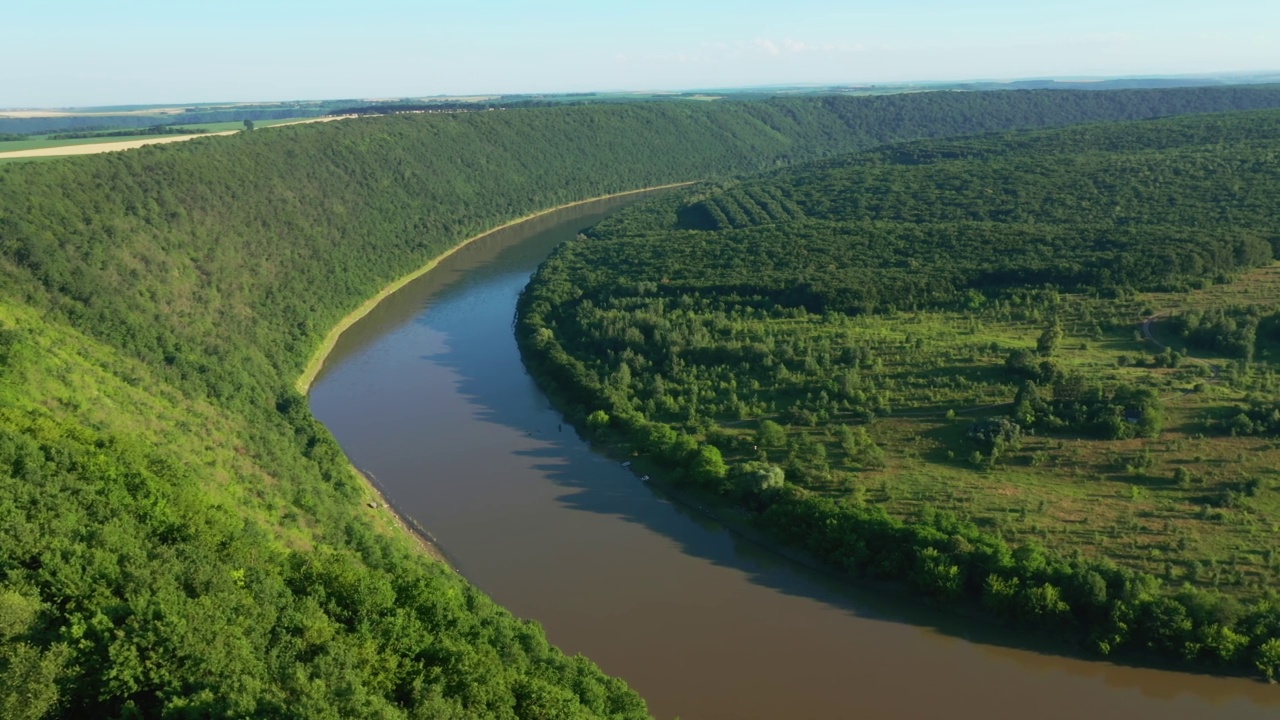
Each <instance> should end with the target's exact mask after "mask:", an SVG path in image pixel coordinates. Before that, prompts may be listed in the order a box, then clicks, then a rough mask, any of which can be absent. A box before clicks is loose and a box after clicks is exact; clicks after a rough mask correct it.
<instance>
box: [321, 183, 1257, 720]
mask: <svg viewBox="0 0 1280 720" xmlns="http://www.w3.org/2000/svg"><path fill="white" fill-rule="evenodd" d="M619 202H620V201H608V202H604V203H601V204H596V205H591V206H580V207H577V208H573V209H570V210H566V211H561V212H560V213H558V214H555V215H552V216H544V217H542V218H539V219H535V220H533V221H530V222H528V223H525V224H523V225H520V226H516V227H513V228H511V229H509V230H506V231H502V232H500V233H498V234H495V235H493V236H491V237H488V238H485V239H481V240H478V241H476V242H475V243H473V244H472V245H470V246H468V247H467V248H464V249H463V250H461V251H459V252H458V253H457V254H455V255H454V256H453V257H451V258H449V259H448V260H446V261H445V262H443V263H442V264H441V265H440V266H439V267H438V268H437V269H435V270H433V271H432V272H430V273H428V274H427V275H426V276H424V277H423V278H421V279H419V280H418V281H416V282H415V283H413V284H411V285H409V286H407V287H406V288H405V289H404V290H402V291H401V292H399V293H397V294H396V295H393V296H392V297H390V298H388V299H387V300H386V301H385V302H383V303H382V304H381V305H379V306H378V308H377V309H375V311H374V312H372V313H371V314H370V315H369V316H368V317H366V318H365V319H364V320H362V321H361V322H360V323H358V324H356V325H355V326H354V327H352V328H351V329H350V330H349V331H348V332H347V333H346V334H345V335H344V336H343V337H342V339H341V341H340V342H339V344H338V347H337V348H336V349H335V351H334V353H333V354H332V355H331V356H330V359H329V362H328V364H327V366H326V368H325V370H324V372H322V374H321V376H320V377H319V379H318V380H317V382H316V384H315V385H314V387H313V389H312V392H311V406H312V409H313V411H314V412H315V414H316V415H317V416H318V417H319V418H320V419H321V420H322V421H324V423H325V424H326V425H328V426H329V428H330V429H331V430H332V431H333V432H334V434H335V435H336V436H337V438H338V440H339V441H340V442H341V443H342V446H343V447H344V448H345V449H346V451H347V453H348V454H349V455H350V456H351V458H352V459H353V460H354V462H355V464H356V465H357V466H358V467H360V468H361V469H363V470H366V471H369V472H371V473H372V474H373V475H374V476H375V477H376V478H377V480H378V482H379V484H380V485H381V487H382V488H383V489H384V490H385V492H386V493H387V495H388V497H389V498H390V499H391V501H392V502H393V503H394V504H395V506H396V507H397V508H398V509H399V511H400V512H401V513H403V514H405V515H408V516H410V517H412V518H414V519H416V520H417V521H418V522H419V523H420V524H421V525H423V526H424V527H426V528H428V529H429V530H430V531H431V532H432V533H433V534H434V535H435V536H436V538H438V540H439V542H440V543H441V545H442V546H443V548H444V550H445V552H446V553H447V554H448V555H449V557H450V558H451V560H452V561H453V562H454V564H455V566H456V567H457V568H458V569H459V570H460V571H461V572H462V573H463V574H464V575H465V576H466V577H467V578H468V579H470V580H471V581H472V582H473V583H475V584H476V585H478V586H479V587H481V588H482V589H484V590H485V591H486V592H487V593H489V594H490V595H491V596H492V597H493V598H494V599H495V600H497V601H498V602H499V603H501V604H502V605H504V606H506V607H507V608H509V609H511V610H512V611H513V612H515V613H516V614H517V615H520V616H522V617H526V618H533V619H536V620H538V621H539V622H541V623H542V624H543V626H544V627H545V628H546V631H547V635H548V636H549V637H550V639H551V641H552V642H554V643H555V644H556V645H558V646H559V647H561V648H562V649H564V650H565V651H566V652H569V653H579V652H580V653H584V654H586V655H587V656H589V657H590V658H591V659H593V660H595V661H596V662H597V663H599V664H600V665H601V666H602V667H603V668H604V670H605V671H606V672H608V673H611V674H614V675H618V676H621V677H623V678H624V679H626V680H627V682H629V683H630V684H631V685H632V687H634V688H636V689H637V690H638V691H639V692H640V693H641V694H642V695H644V696H645V698H646V699H647V700H648V702H649V706H650V708H651V710H652V711H653V712H654V714H655V715H657V716H658V717H661V718H670V717H673V716H675V715H677V714H678V715H680V716H682V717H684V718H685V719H686V720H697V719H699V718H781V717H795V718H846V717H859V718H929V717H947V718H949V719H951V718H956V719H959V718H992V717H1036V718H1070V719H1071V720H1077V719H1078V718H1089V719H1090V720H1105V719H1107V718H1123V719H1124V720H1133V719H1134V718H1163V719H1166V720H1171V719H1173V718H1272V719H1274V718H1277V717H1280V688H1276V687H1271V686H1266V685H1263V684H1260V683H1255V682H1251V681H1247V680H1238V679H1222V678H1209V677H1201V676H1192V675H1184V674H1179V673H1171V672H1162V671H1153V670H1139V669H1132V668H1125V667H1117V666H1114V665H1110V664H1105V663H1099V662H1086V661H1081V660H1075V659H1070V658H1063V657H1058V656H1053V655H1046V654H1041V653H1038V652H1034V651H1032V650H1028V649H1022V648H1020V647H1019V643H1018V641H1017V638H1016V637H1009V636H1007V635H1004V634H1001V633H999V632H998V631H995V630H993V629H991V628H988V627H985V626H982V625H981V624H977V625H976V626H975V624H974V623H972V622H969V621H964V620H961V619H955V618H948V617H939V616H937V615H934V614H931V613H929V612H928V611H926V610H922V609H920V608H917V607H913V606H911V604H910V603H905V602H900V601H897V600H894V599H892V598H891V597H886V596H885V595H883V594H877V593H872V592H867V591H859V590H855V589H851V588H848V587H846V586H844V585H843V584H842V583H840V582H838V581H835V580H832V579H831V578H829V577H827V576H825V575H823V574H822V573H818V572H814V571H810V570H808V569H806V568H804V567H801V566H799V565H796V564H794V563H792V562H789V561H787V560H785V559H784V558H781V557H779V556H777V555H775V554H773V553H771V552H768V551H766V550H764V549H763V548H761V547H759V546H757V545H754V544H753V543H751V542H749V541H746V540H744V539H742V538H739V537H737V536H735V535H733V534H731V533H729V532H728V531H726V530H725V529H723V528H722V527H720V526H719V525H718V524H717V523H716V522H715V521H713V520H711V519H710V518H708V517H707V516H705V515H703V514H701V513H700V512H699V511H698V510H697V509H695V508H688V507H684V506H682V505H680V504H677V503H673V502H671V501H670V500H669V499H668V498H665V497H663V495H662V494H661V493H660V492H659V491H657V490H656V489H654V488H651V487H650V486H648V485H645V484H643V483H641V482H639V481H638V480H637V479H636V478H635V477H634V476H633V475H632V474H631V473H630V472H629V471H627V470H626V469H624V468H622V467H620V466H619V465H618V464H617V463H614V462H611V461H608V460H606V459H604V458H602V457H600V456H597V455H595V454H593V453H592V452H591V450H590V449H589V448H588V447H587V446H586V445H585V444H584V443H582V442H581V441H580V440H578V439H577V438H576V437H575V435H574V434H573V433H572V432H571V431H570V430H569V429H568V428H562V427H561V420H560V417H559V416H558V415H557V413H555V411H553V410H551V409H550V407H549V406H548V404H547V401H546V399H545V398H544V397H543V396H542V394H541V393H539V392H538V390H537V388H536V387H535V386H534V384H533V383H532V381H531V380H530V379H529V377H528V376H527V375H526V374H525V373H524V370H523V368H522V366H521V364H520V359H519V354H518V352H517V350H516V346H515V341H514V339H513V337H512V332H511V322H512V317H513V313H514V307H515V301H516V297H517V295H518V293H519V291H520V289H521V288H522V287H523V286H524V285H525V283H526V282H527V280H528V277H529V275H530V273H531V272H532V271H533V270H534V269H535V268H536V267H537V265H538V263H539V262H540V261H541V260H542V259H543V258H544V257H545V256H546V255H547V253H548V252H549V251H550V250H551V249H552V248H553V247H554V246H555V245H556V244H557V243H559V242H561V241H563V240H566V239H568V238H571V237H573V235H574V234H575V232H576V231H577V230H578V229H579V228H582V227H585V226H587V225H590V224H591V223H593V222H595V221H597V220H598V219H599V218H601V217H603V216H604V215H606V214H608V213H609V212H612V211H614V210H616V209H617V208H618V207H619Z"/></svg>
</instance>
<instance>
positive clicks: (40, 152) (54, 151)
mask: <svg viewBox="0 0 1280 720" xmlns="http://www.w3.org/2000/svg"><path fill="white" fill-rule="evenodd" d="M346 117H351V116H348V115H343V116H338V117H329V116H325V117H317V118H307V119H305V120H294V121H292V122H287V123H280V124H279V125H267V126H265V127H262V128H259V129H260V130H270V129H271V128H278V127H287V126H289V125H303V124H306V123H315V122H330V121H332V120H342V119H344V118H346ZM238 132H243V131H241V130H226V131H223V132H216V133H198V134H194V135H162V136H159V137H154V138H145V139H143V140H124V141H116V142H101V143H90V144H85V145H60V146H58V147H47V148H35V149H33V150H12V151H10V152H0V160H9V159H13V158H34V157H61V156H64V155H97V154H98V153H105V152H117V151H120V150H132V149H134V148H140V147H142V146H144V145H160V144H162V143H173V142H183V141H186V140H194V139H196V138H204V137H217V136H219V135H234V134H236V133H238Z"/></svg>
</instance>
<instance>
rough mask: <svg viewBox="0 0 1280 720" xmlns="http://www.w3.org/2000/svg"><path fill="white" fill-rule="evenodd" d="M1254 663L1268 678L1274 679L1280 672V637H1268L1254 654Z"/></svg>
mask: <svg viewBox="0 0 1280 720" xmlns="http://www.w3.org/2000/svg"><path fill="white" fill-rule="evenodd" d="M1253 664H1254V665H1255V666H1257V668H1258V672H1260V673H1262V675H1263V677H1265V678H1266V679H1267V680H1271V681H1274V680H1275V679H1276V674H1277V673H1280V638H1268V639H1267V641H1266V642H1264V643H1262V644H1261V645H1259V646H1258V649H1257V650H1256V651H1255V652H1254V654H1253Z"/></svg>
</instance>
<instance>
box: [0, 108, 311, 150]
mask: <svg viewBox="0 0 1280 720" xmlns="http://www.w3.org/2000/svg"><path fill="white" fill-rule="evenodd" d="M306 119H308V118H288V119H284V120H260V121H255V122H254V126H255V127H257V128H266V127H271V126H273V125H283V124H285V123H292V122H298V121H299V120H306ZM175 127H178V128H180V129H188V130H192V131H203V132H205V133H218V132H227V131H229V130H242V129H243V128H244V123H243V122H221V123H204V124H198V125H179V126H175ZM51 134H57V133H51ZM164 137H169V136H163V135H159V136H158V135H145V134H141V135H128V136H115V137H92V138H72V139H64V140H50V139H49V135H33V136H31V138H30V139H28V140H9V141H5V142H0V154H3V153H6V152H13V151H16V150H39V149H43V148H51V147H66V146H70V145H96V144H102V143H116V142H130V141H133V140H150V139H158V138H164ZM175 137H176V136H175ZM3 159H4V158H0V160H3Z"/></svg>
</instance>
